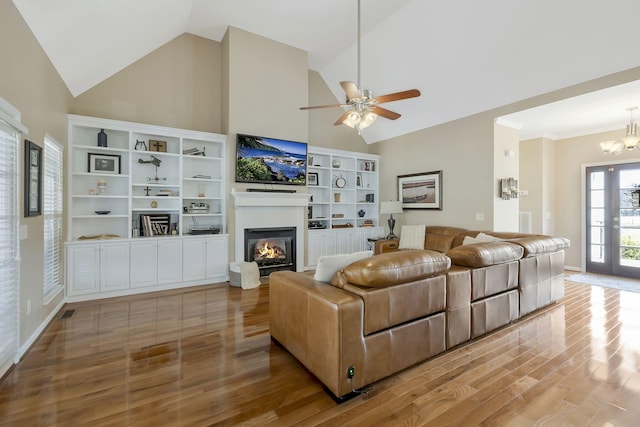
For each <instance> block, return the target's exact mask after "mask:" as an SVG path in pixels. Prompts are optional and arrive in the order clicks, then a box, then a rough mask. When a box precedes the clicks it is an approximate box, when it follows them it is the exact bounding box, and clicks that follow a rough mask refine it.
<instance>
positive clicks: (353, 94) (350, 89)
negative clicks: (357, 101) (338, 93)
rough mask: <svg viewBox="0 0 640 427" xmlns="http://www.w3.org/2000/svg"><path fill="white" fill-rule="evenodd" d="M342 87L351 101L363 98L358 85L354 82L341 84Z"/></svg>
mask: <svg viewBox="0 0 640 427" xmlns="http://www.w3.org/2000/svg"><path fill="white" fill-rule="evenodd" d="M340 86H342V89H343V90H344V92H345V93H346V94H347V98H348V99H349V101H351V100H352V99H354V98H361V95H360V91H359V90H358V85H356V84H355V83H354V82H340Z"/></svg>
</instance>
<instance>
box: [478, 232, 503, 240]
mask: <svg viewBox="0 0 640 427" xmlns="http://www.w3.org/2000/svg"><path fill="white" fill-rule="evenodd" d="M476 239H478V240H482V241H483V242H501V241H502V239H501V238H499V237H494V236H491V235H489V234H486V233H478V235H477V236H476Z"/></svg>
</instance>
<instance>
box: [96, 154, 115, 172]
mask: <svg viewBox="0 0 640 427" xmlns="http://www.w3.org/2000/svg"><path fill="white" fill-rule="evenodd" d="M89 172H91V173H111V174H115V175H117V174H119V173H120V156H119V155H116V154H96V153H89Z"/></svg>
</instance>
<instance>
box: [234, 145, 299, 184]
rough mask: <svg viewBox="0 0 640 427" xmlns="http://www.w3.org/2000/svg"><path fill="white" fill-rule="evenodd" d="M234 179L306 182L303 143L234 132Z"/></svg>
mask: <svg viewBox="0 0 640 427" xmlns="http://www.w3.org/2000/svg"><path fill="white" fill-rule="evenodd" d="M236 182H251V183H264V184H293V185H306V183H307V143H306V142H298V141H288V140H284V139H276V138H267V137H264V136H255V135H244V134H240V133H239V134H238V135H237V138H236Z"/></svg>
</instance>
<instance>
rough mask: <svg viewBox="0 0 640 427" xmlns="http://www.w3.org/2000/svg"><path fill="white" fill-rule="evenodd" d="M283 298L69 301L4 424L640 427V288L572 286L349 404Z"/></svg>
mask: <svg viewBox="0 0 640 427" xmlns="http://www.w3.org/2000/svg"><path fill="white" fill-rule="evenodd" d="M268 293H269V287H268V285H262V286H260V287H259V288H257V289H253V290H246V291H242V290H240V289H238V288H231V287H229V286H227V285H226V284H220V285H213V286H207V287H198V288H190V289H187V290H182V291H179V292H164V293H156V294H147V295H140V296H135V297H127V298H118V299H111V300H103V301H97V302H85V303H75V304H68V305H67V306H65V308H64V309H63V312H64V311H67V310H75V313H74V314H73V315H72V316H71V317H69V318H62V317H63V316H62V314H63V313H60V315H58V316H57V317H56V319H55V320H54V321H53V322H52V323H51V324H50V325H49V327H48V328H47V330H46V331H45V332H44V334H43V335H42V336H41V337H40V338H39V339H38V341H37V342H36V344H35V345H34V347H33V348H32V349H31V350H30V351H29V353H28V354H27V355H26V356H25V358H24V359H23V360H22V361H21V362H20V363H19V364H18V365H17V366H16V367H15V368H14V369H13V370H12V371H11V372H10V373H9V374H7V375H6V376H5V378H4V379H3V380H2V383H1V384H0V424H1V425H11V426H55V425H64V426H71V425H74V426H75V425H91V426H103V425H113V426H147V425H148V426H165V425H170V426H178V425H180V426H182V425H197V426H199V425H237V424H245V425H261V426H262V425H274V426H276V425H304V426H311V425H327V426H334V425H340V426H363V425H376V426H385V425H402V426H416V425H434V426H444V425H455V426H459V425H465V426H466V425H496V426H509V425H513V426H529V425H554V426H555V425H575V426H631V425H638V424H637V423H638V420H639V419H640V373H639V372H640V294H639V293H629V292H620V291H617V290H614V289H607V288H600V287H591V286H589V285H583V284H578V283H573V282H570V281H567V282H566V296H565V297H564V298H563V299H562V301H561V302H559V303H557V304H554V305H552V306H551V307H548V308H546V309H544V310H542V311H540V312H537V313H534V314H533V315H530V316H528V317H526V318H525V319H523V320H521V321H519V322H518V323H516V324H514V325H510V326H508V327H506V328H504V329H502V330H500V331H497V332H495V333H493V334H491V335H490V336H488V337H484V338H482V339H479V340H477V341H475V342H473V343H470V344H467V345H464V346H461V347H459V348H456V349H454V350H453V351H451V352H449V353H446V354H444V355H441V356H439V357H436V358H434V359H432V360H429V361H427V362H424V363H421V364H419V365H417V366H415V367H412V368H409V369H407V370H405V371H402V372H400V373H398V374H396V375H393V376H391V377H390V378H387V379H385V380H382V381H380V382H379V383H377V384H376V385H375V388H374V389H373V390H372V391H371V392H370V393H369V394H368V395H362V396H358V397H356V398H354V399H352V400H350V401H347V402H345V403H343V404H340V405H338V404H336V403H335V402H334V401H333V400H332V399H331V398H330V397H329V395H328V394H326V393H325V391H324V390H323V388H322V385H321V384H320V383H319V382H318V381H317V380H316V379H315V378H314V377H313V376H312V375H311V374H309V373H308V371H306V370H305V369H304V368H303V367H302V366H301V365H300V364H299V363H298V362H297V361H296V360H295V359H294V358H293V357H292V356H291V355H290V354H289V353H288V352H287V351H286V350H284V349H283V348H282V347H279V346H278V345H276V344H274V343H273V342H272V341H271V340H270V336H269V309H268V299H269V298H268ZM319 351H321V349H319Z"/></svg>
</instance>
